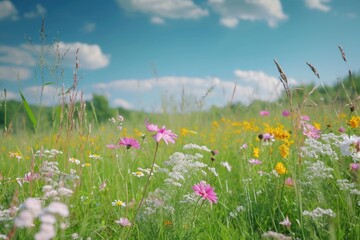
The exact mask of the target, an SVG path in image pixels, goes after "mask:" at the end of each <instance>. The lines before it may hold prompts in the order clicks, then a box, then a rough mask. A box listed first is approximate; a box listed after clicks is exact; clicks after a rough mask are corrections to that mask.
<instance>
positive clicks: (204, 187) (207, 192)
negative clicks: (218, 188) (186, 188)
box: [192, 181, 218, 203]
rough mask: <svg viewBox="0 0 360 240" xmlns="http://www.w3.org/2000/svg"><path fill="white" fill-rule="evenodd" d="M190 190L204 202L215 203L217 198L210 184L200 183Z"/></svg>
mask: <svg viewBox="0 0 360 240" xmlns="http://www.w3.org/2000/svg"><path fill="white" fill-rule="evenodd" d="M192 189H193V190H194V192H195V194H197V195H199V196H201V197H202V198H203V199H204V200H206V199H207V200H209V202H210V203H217V200H218V197H217V195H216V193H215V192H214V188H212V187H211V186H210V184H206V182H204V181H201V182H200V183H198V184H195V185H194V186H193V187H192Z"/></svg>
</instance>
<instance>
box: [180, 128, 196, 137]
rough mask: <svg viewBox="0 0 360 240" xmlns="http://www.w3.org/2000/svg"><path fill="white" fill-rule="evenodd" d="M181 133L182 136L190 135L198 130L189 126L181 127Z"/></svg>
mask: <svg viewBox="0 0 360 240" xmlns="http://www.w3.org/2000/svg"><path fill="white" fill-rule="evenodd" d="M180 134H181V136H183V137H185V136H188V135H193V134H197V132H195V131H192V130H189V129H187V128H180Z"/></svg>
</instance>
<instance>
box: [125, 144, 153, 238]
mask: <svg viewBox="0 0 360 240" xmlns="http://www.w3.org/2000/svg"><path fill="white" fill-rule="evenodd" d="M158 148H159V142H156V148H155V153H154V158H153V161H152V165H151V170H150V173H149V176H148V179H147V181H146V185H145V188H144V191H143V193H142V197H141V200H140V203H139V205H138V207H137V209H136V212H135V215H134V217H133V220H132V221H131V222H132V224H133V225H134V223H135V219H136V216H137V215H138V213H139V211H140V208H141V206H142V204H143V202H144V199H145V194H146V190H147V189H148V187H149V185H150V179H151V175H152V173H153V172H154V165H155V160H156V154H157V151H158ZM130 231H131V227H130V228H129V230H128V232H127V234H126V237H125V239H128V238H129V236H130Z"/></svg>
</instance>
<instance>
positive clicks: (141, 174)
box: [132, 171, 145, 177]
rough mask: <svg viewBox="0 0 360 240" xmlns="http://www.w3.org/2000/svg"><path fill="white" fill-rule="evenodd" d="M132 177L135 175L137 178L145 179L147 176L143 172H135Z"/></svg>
mask: <svg viewBox="0 0 360 240" xmlns="http://www.w3.org/2000/svg"><path fill="white" fill-rule="evenodd" d="M132 175H134V176H135V177H143V176H145V174H144V173H143V172H141V171H137V172H133V173H132Z"/></svg>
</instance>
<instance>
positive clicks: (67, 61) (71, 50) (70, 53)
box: [21, 41, 110, 70]
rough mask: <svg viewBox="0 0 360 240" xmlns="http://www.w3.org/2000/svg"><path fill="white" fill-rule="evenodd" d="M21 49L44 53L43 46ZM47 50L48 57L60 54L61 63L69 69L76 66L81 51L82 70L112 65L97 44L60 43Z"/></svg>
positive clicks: (28, 46) (27, 46) (33, 52)
mask: <svg viewBox="0 0 360 240" xmlns="http://www.w3.org/2000/svg"><path fill="white" fill-rule="evenodd" d="M21 48H22V49H24V50H26V51H28V52H30V53H32V54H36V55H38V54H40V53H41V52H42V51H44V49H43V46H41V45H22V46H21ZM42 49H43V50H42ZM45 50H46V51H47V52H46V53H45V54H46V55H48V56H52V57H53V56H54V55H55V54H56V55H58V54H59V55H60V56H61V58H62V59H61V63H62V64H64V65H65V66H68V67H74V66H75V57H76V52H77V50H79V52H78V61H79V63H80V68H82V69H89V70H96V69H99V68H104V67H106V66H107V65H109V63H110V56H109V55H106V54H104V53H103V52H102V50H101V47H100V46H99V45H97V44H88V43H82V42H74V43H65V42H61V41H60V42H57V43H54V44H53V45H51V46H49V47H48V48H47V47H46V48H45Z"/></svg>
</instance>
